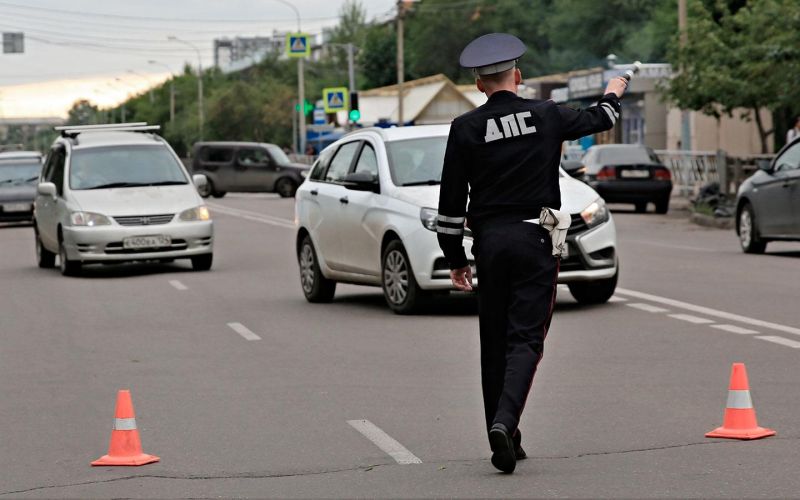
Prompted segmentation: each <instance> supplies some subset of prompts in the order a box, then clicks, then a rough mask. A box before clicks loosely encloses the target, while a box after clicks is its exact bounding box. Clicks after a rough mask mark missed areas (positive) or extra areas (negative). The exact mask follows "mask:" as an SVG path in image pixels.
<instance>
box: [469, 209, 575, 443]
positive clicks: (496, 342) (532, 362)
mask: <svg viewBox="0 0 800 500" xmlns="http://www.w3.org/2000/svg"><path fill="white" fill-rule="evenodd" d="M472 251H473V255H475V259H476V265H477V274H478V307H479V315H480V339H481V379H482V380H481V381H482V385H483V405H484V410H485V412H486V427H487V430H488V429H489V428H491V426H492V425H493V424H494V423H502V424H504V425H505V426H506V427H507V428H508V430H509V431H510V432H511V433H512V434H513V433H515V432H516V429H517V426H518V425H519V419H520V417H521V415H522V410H523V408H524V407H525V401H526V400H527V398H528V393H529V392H530V389H531V384H532V383H533V376H534V374H535V373H536V367H537V366H538V364H539V361H541V359H542V355H543V350H544V339H545V337H546V336H547V330H548V328H549V327H550V319H551V318H552V315H553V306H554V303H555V294H556V279H557V277H558V265H559V259H558V258H556V257H553V255H552V243H551V241H550V235H549V234H548V232H547V231H546V230H545V229H544V228H542V227H541V226H539V225H538V224H531V223H528V222H517V223H510V224H499V225H493V226H490V227H483V228H481V229H480V231H476V233H475V242H474V244H473V250H472Z"/></svg>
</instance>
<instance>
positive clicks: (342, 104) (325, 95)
mask: <svg viewBox="0 0 800 500" xmlns="http://www.w3.org/2000/svg"><path fill="white" fill-rule="evenodd" d="M349 100H350V95H349V91H348V89H347V87H330V88H326V89H322V102H323V104H324V106H325V112H326V113H336V112H337V111H347V110H348V109H349V107H350V103H349Z"/></svg>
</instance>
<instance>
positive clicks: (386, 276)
mask: <svg viewBox="0 0 800 500" xmlns="http://www.w3.org/2000/svg"><path fill="white" fill-rule="evenodd" d="M381 263H382V264H381V281H382V283H383V296H384V298H385V299H386V303H387V304H388V305H389V308H390V309H391V310H392V311H394V312H395V313H397V314H411V313H413V312H415V311H416V310H417V309H418V308H419V305H420V302H421V300H420V299H422V297H423V296H424V292H423V291H422V289H421V288H420V287H419V285H417V280H416V279H415V278H414V271H413V270H412V269H411V263H410V262H409V260H408V254H407V253H406V250H405V248H403V244H402V243H401V242H400V240H394V241H392V242H390V243H389V244H388V245H386V249H385V250H384V251H383V258H382V259H381Z"/></svg>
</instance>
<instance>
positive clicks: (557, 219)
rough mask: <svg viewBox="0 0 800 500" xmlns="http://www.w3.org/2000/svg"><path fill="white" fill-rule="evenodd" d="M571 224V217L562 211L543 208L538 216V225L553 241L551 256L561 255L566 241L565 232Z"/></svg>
mask: <svg viewBox="0 0 800 500" xmlns="http://www.w3.org/2000/svg"><path fill="white" fill-rule="evenodd" d="M571 224H572V216H571V215H570V214H569V212H565V211H563V210H554V209H552V208H547V207H545V208H543V209H542V212H541V214H539V225H540V226H542V227H543V228H545V229H546V230H547V232H549V233H550V239H551V240H552V241H553V255H561V254H562V253H563V251H564V245H566V240H567V230H568V229H569V226H570V225H571Z"/></svg>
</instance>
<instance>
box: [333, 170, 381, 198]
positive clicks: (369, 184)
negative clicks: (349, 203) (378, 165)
mask: <svg viewBox="0 0 800 500" xmlns="http://www.w3.org/2000/svg"><path fill="white" fill-rule="evenodd" d="M342 184H343V185H344V187H345V188H347V189H352V190H353V191H372V192H373V193H377V192H379V191H380V185H379V184H378V179H377V178H376V177H375V176H374V175H372V174H371V173H369V172H353V173H352V174H347V175H346V176H344V179H342Z"/></svg>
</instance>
